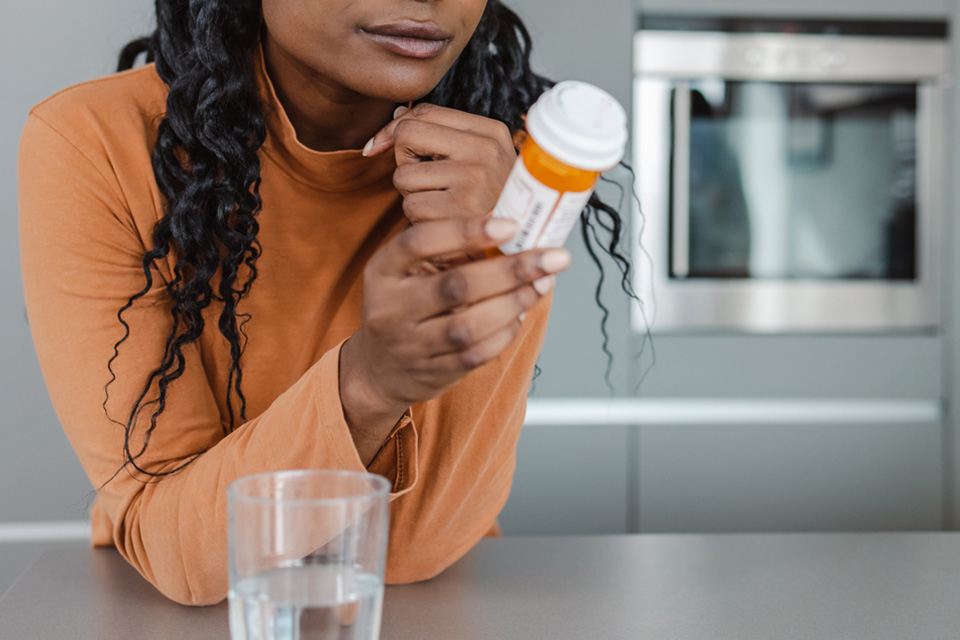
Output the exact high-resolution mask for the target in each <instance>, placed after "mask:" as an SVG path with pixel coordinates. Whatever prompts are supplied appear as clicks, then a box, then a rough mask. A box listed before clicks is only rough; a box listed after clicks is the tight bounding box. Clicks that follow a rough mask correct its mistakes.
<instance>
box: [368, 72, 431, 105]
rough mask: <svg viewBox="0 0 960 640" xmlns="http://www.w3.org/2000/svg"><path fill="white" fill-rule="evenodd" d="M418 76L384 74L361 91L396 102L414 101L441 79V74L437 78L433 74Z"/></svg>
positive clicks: (429, 90) (425, 93)
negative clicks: (425, 76)
mask: <svg viewBox="0 0 960 640" xmlns="http://www.w3.org/2000/svg"><path fill="white" fill-rule="evenodd" d="M418 76H419V74H396V75H390V76H386V77H383V78H381V79H380V81H379V82H376V81H375V82H374V83H371V85H370V86H369V87H366V89H367V91H363V93H365V94H366V95H368V96H371V97H375V98H380V99H382V100H390V101H392V102H397V103H404V102H414V101H416V100H419V99H421V98H423V97H424V96H426V95H427V94H428V93H430V92H431V91H433V89H434V87H436V86H437V85H438V84H440V80H442V79H443V76H442V75H441V76H440V77H439V78H434V77H433V75H431V76H430V77H427V78H424V77H418Z"/></svg>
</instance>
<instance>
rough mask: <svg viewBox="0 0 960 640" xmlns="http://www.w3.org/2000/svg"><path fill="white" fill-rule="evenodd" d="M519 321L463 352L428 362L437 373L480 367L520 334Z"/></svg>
mask: <svg viewBox="0 0 960 640" xmlns="http://www.w3.org/2000/svg"><path fill="white" fill-rule="evenodd" d="M520 329H521V324H520V321H519V320H517V319H514V321H513V322H511V323H510V324H509V325H508V326H507V327H505V328H503V329H501V330H499V331H497V332H495V333H493V334H492V335H490V336H488V337H487V338H485V339H483V340H481V341H480V342H477V343H476V344H473V345H471V346H470V347H469V348H467V349H464V350H463V351H457V352H454V353H446V354H442V355H438V356H435V357H433V358H431V359H430V360H429V362H430V364H431V366H432V367H433V368H434V369H435V370H437V371H446V372H463V371H470V370H471V369H476V368H477V367H479V366H482V365H484V364H486V363H488V362H490V361H491V360H493V359H494V358H496V357H497V356H498V355H500V353H502V352H503V350H504V349H506V348H507V347H508V346H510V343H511V342H513V340H514V339H515V338H516V337H517V335H518V334H519V333H520Z"/></svg>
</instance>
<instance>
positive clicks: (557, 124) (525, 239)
mask: <svg viewBox="0 0 960 640" xmlns="http://www.w3.org/2000/svg"><path fill="white" fill-rule="evenodd" d="M526 124H527V139H526V140H525V141H524V143H523V146H522V147H521V149H520V155H519V157H518V158H517V161H516V163H515V164H514V165H513V170H512V171H511V172H510V177H509V178H507V182H506V185H504V188H503V191H502V192H501V194H500V198H499V200H497V205H496V207H495V208H494V210H493V216H494V217H497V218H509V219H511V220H514V221H516V222H517V223H518V224H519V226H520V231H518V232H517V235H516V236H514V238H513V239H511V240H509V241H508V242H505V243H504V244H502V245H500V247H499V250H500V251H501V252H503V253H505V254H512V253H517V252H520V251H526V250H527V249H534V248H542V247H561V246H563V243H564V242H565V241H566V239H567V236H569V235H570V232H571V231H572V230H573V227H574V226H575V225H576V223H577V220H578V219H579V218H580V213H581V212H582V211H583V209H584V207H586V206H587V202H588V201H589V200H590V195H591V194H592V193H593V188H594V185H595V184H596V182H597V179H598V178H599V177H600V174H601V173H602V172H604V171H606V170H607V169H612V168H613V167H615V166H616V165H617V164H618V163H619V162H620V160H622V159H623V154H624V150H625V148H626V144H627V114H626V112H625V111H624V109H623V107H622V106H621V105H620V103H619V102H617V100H616V99H615V98H614V97H613V96H611V95H610V94H608V93H607V92H606V91H603V90H602V89H600V88H598V87H595V86H593V85H591V84H587V83H586V82H579V81H570V80H568V81H565V82H560V83H558V84H557V85H555V86H554V87H553V88H552V89H549V90H548V91H546V92H544V94H543V95H542V96H540V98H539V99H538V100H537V102H536V103H535V104H534V105H533V106H532V107H530V111H529V112H528V113H527V118H526ZM493 253H496V252H495V251H494V252H493Z"/></svg>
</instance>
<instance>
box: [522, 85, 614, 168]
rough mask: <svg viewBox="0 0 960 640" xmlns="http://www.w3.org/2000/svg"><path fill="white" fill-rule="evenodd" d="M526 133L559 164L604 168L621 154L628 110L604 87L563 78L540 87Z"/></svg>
mask: <svg viewBox="0 0 960 640" xmlns="http://www.w3.org/2000/svg"><path fill="white" fill-rule="evenodd" d="M527 133H529V134H530V137H531V138H533V139H534V141H535V142H536V143H537V144H538V145H540V148H541V149H543V150H544V151H546V152H547V153H549V154H550V155H551V156H553V157H554V158H556V159H557V160H559V161H560V162H563V163H564V164H568V165H570V166H571V167H576V168H577V169H584V170H586V171H606V170H607V169H612V168H613V167H615V166H616V165H617V163H618V162H620V160H622V159H623V154H624V151H625V150H626V146H627V112H626V111H625V110H624V109H623V107H622V106H621V105H620V103H619V102H617V100H616V98H614V97H613V96H611V95H610V94H609V93H607V92H606V91H604V90H603V89H600V88H598V87H595V86H593V85H592V84H587V83H586V82H579V81H577V80H565V81H564V82H560V83H557V84H556V85H555V86H554V87H553V88H552V89H550V90H548V91H546V92H544V94H543V95H542V96H540V99H539V100H537V102H536V103H535V104H534V105H533V106H532V107H530V111H529V113H527Z"/></svg>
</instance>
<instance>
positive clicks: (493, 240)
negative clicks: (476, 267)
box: [368, 218, 518, 277]
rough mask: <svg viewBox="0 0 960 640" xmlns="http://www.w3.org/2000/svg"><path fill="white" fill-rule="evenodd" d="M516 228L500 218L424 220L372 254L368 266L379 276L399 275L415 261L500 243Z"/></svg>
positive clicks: (511, 223)
mask: <svg viewBox="0 0 960 640" xmlns="http://www.w3.org/2000/svg"><path fill="white" fill-rule="evenodd" d="M517 230H518V227H517V224H516V223H515V222H513V221H512V220H504V219H500V218H489V219H482V218H470V219H461V220H435V221H431V222H424V223H422V224H418V225H415V226H412V227H410V228H409V229H406V230H405V231H403V232H402V233H400V234H399V235H397V236H395V237H394V238H392V239H391V240H390V241H389V242H387V244H385V245H384V246H383V247H382V248H381V249H380V250H379V251H378V252H377V253H376V254H374V256H373V258H372V259H371V260H370V262H369V263H368V267H369V268H372V269H374V270H375V271H376V272H378V273H380V274H383V275H393V276H400V277H402V276H404V275H406V274H407V273H408V271H409V270H410V269H411V268H412V267H413V266H415V265H416V264H417V263H419V262H422V261H424V260H428V259H430V258H433V257H436V256H442V255H444V254H449V253H456V252H470V251H475V250H481V249H487V248H490V247H495V246H497V245H499V244H503V243H504V242H506V241H507V240H509V239H511V238H512V237H513V236H514V235H515V234H516V233H517Z"/></svg>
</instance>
